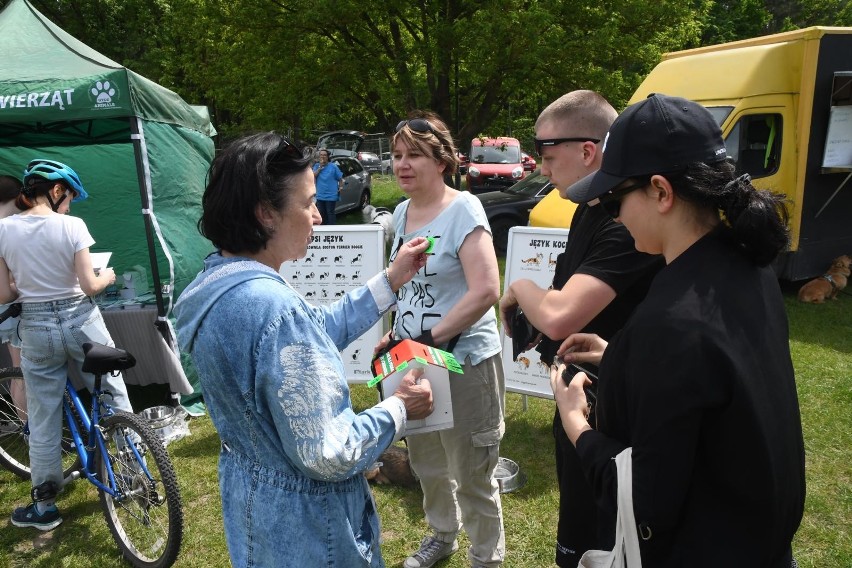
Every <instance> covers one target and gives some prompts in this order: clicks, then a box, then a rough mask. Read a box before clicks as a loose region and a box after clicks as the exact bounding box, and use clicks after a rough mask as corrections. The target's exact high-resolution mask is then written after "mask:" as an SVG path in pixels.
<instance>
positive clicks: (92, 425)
mask: <svg viewBox="0 0 852 568" xmlns="http://www.w3.org/2000/svg"><path fill="white" fill-rule="evenodd" d="M65 391H66V392H67V393H68V398H70V399H71V403H72V404H73V405H74V409H75V410H76V412H77V417H79V419H80V422H81V423H82V426H83V430H84V431H85V432H86V442H84V441H83V435H82V432H80V429H79V428H78V426H77V421H76V420H75V417H74V415H73V414H72V412H71V407H70V405H69V401H68V399H63V401H62V407H63V410H64V412H65V420H66V421H67V423H68V429H69V430H70V431H71V436H72V437H73V439H74V446H75V447H76V449H77V455H78V456H79V457H80V463H81V464H82V466H81V468H80V472H81V473H82V474H83V475H85V476H86V479H88V480H89V482H91V483H92V484H94V485H95V486H96V487H97V488H98V489H101V490H103V491H106V492H107V493H109V494H110V495H111V496H112V497H113V498H115V499H117V500H118V501H121V500H122V499H125V498H126V497H128V495H126V494H124V493H122V492H121V491H117V490H116V489H115V487H116V483H115V474H114V473H113V469H112V463H111V462H110V460H108V459H105V460H103V462H104V465H105V466H106V471H107V475H108V477H109V479H108V480H103V481H102V480H101V479H100V478H99V474H98V472H96V471H95V470H94V468H95V457H96V455H97V454H98V453H100V454H101V455H106V452H107V450H106V446H105V445H104V440H103V436H101V433H100V431H99V430H98V424H99V423H100V419H101V412H100V407H101V405H103V407H104V415H105V416H110V415H112V414H113V411H112V408H111V407H110V406H109V405H108V404H107V403H105V402H103V401H102V400H101V396H102V393H101V377H100V376H97V377H95V388H94V392H92V412H91V415H90V414H88V413H87V412H86V409H85V408H84V406H83V402H82V401H81V400H80V396H79V395H78V394H77V390H76V389H75V388H74V385H72V384H71V381H70V380H67V381H66V383H65ZM90 416H91V417H90ZM124 443H125V444H126V445H127V448H129V449H130V450H131V451H132V452H133V455H134V457H135V459H136V463H138V464H139V465H140V466H141V467H142V470H143V472H144V473H145V477H147V478H148V480H149V481H152V480H153V477H152V476H151V472H150V471H148V466H147V465H146V464H145V460H144V459H142V456H141V455H139V451H138V450H137V448H136V444H135V443H133V441H132V440H130V439H129V437H128V436H127V435H125V436H124Z"/></svg>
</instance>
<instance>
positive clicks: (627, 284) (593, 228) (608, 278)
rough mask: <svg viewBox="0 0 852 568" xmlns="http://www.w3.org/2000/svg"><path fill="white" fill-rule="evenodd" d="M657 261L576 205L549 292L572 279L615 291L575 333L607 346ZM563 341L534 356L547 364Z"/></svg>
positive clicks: (619, 229)
mask: <svg viewBox="0 0 852 568" xmlns="http://www.w3.org/2000/svg"><path fill="white" fill-rule="evenodd" d="M663 265H664V260H663V258H662V256H655V255H649V254H645V253H641V252H639V251H637V250H636V247H635V246H634V243H633V237H631V236H630V233H629V232H628V231H627V229H626V228H625V227H624V225H622V224H621V223H616V222H615V221H613V220H612V218H611V217H610V216H609V215H607V214H606V212H605V211H604V210H603V208H602V207H597V206H594V207H590V206H588V205H585V204H583V205H580V206H578V207H577V210H576V211H575V212H574V218H573V219H571V230H570V231H569V233H568V244H567V245H566V247H565V252H563V253H561V254H560V255H559V256H558V257H557V259H556V272H555V274H554V275H553V288H554V289H555V290H560V289H562V287H563V286H564V285H565V283H566V282H568V279H569V278H571V276H573V275H574V274H588V275H589V276H594V277H595V278H597V279H599V280H601V281H602V282H604V283H606V284H608V285H609V286H610V287H611V288H612V289H613V290H615V293H616V296H615V299H614V300H613V301H612V302H611V303H610V304H609V305H608V306H607V307H606V308H604V309H603V310H602V311H601V313H599V314H598V315H597V316H596V317H595V318H594V319H593V320H592V321H590V322H589V324H588V325H587V326H586V327H585V328H583V329H582V330H581V331H583V332H585V333H596V334H598V335H600V336H601V337H603V338H604V339H606V340H609V339H610V338H611V337H612V336H613V335H614V334H615V332H616V331H618V330H619V329H621V328H622V326H624V322H626V321H627V318H628V317H630V314H631V313H632V312H633V308H635V307H636V305H637V304H638V303H639V302H641V301H642V298H644V297H645V294H646V293H647V292H648V287H649V286H650V285H651V280H653V279H654V275H655V274H656V273H657V272H658V271H659V270H660V268H662V267H663ZM564 339H565V338H564V337H557V338H552V339H551V338H548V337H546V336H545V337H544V338H543V339H542V341H541V343H539V345H538V347H537V350H538V352H539V353H541V360H542V362H545V363H547V364H548V365H549V364H551V363H552V362H553V356H554V355H556V350H557V349H558V348H559V345H560V344H561V343H562V341H563V340H564Z"/></svg>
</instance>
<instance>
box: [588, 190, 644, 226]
mask: <svg viewBox="0 0 852 568" xmlns="http://www.w3.org/2000/svg"><path fill="white" fill-rule="evenodd" d="M649 183H651V182H650V181H647V180H646V181H640V182H638V183H634V184H631V185H626V186H624V187H619V188H617V189H613V190H612V191H610V192H609V193H605V194H603V195H601V196H600V197H599V198H598V199H597V201H598V203H599V204H600V206H601V207H603V210H604V211H605V212H606V214H607V215H609V216H610V217H612V218H613V219H616V218H618V216H619V215H620V214H621V200H622V199H623V198H624V196H625V195H627V194H628V193H630V192H631V191H635V190H637V189H641V188H643V187H646V186H647V185H648V184H649ZM589 204H590V205H594V202H593V201H592V202H589Z"/></svg>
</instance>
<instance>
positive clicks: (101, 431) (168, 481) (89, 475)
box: [0, 313, 183, 568]
mask: <svg viewBox="0 0 852 568" xmlns="http://www.w3.org/2000/svg"><path fill="white" fill-rule="evenodd" d="M6 315H7V314H5V313H4V314H2V315H0V319H5V317H3V316H6ZM83 348H84V351H85V353H86V357H85V361H84V363H83V370H84V371H85V372H88V373H92V374H94V375H95V388H94V392H93V393H91V404H90V407H91V409H90V410H89V411H87V410H86V406H85V404H84V403H83V401H82V399H81V397H80V394H78V392H77V391H76V389H75V388H74V386H73V385H72V384H71V381H70V380H69V381H67V383H66V387H65V399H64V401H63V407H64V413H65V425H64V428H63V438H62V453H63V471H64V475H65V483H69V482H71V481H73V480H74V479H77V478H79V477H85V478H86V479H88V480H89V482H90V483H92V484H93V485H94V486H95V487H97V489H98V494H99V496H100V501H101V505H102V507H103V512H104V517H105V518H106V522H107V525H109V528H110V532H111V533H112V536H113V538H114V539H115V541H116V543H117V544H118V546H119V548H120V549H121V552H122V555H123V556H124V558H126V559H127V560H128V561H129V562H130V563H131V564H132V565H133V566H137V567H140V568H143V567H144V568H164V567H167V566H171V565H172V564H173V563H174V561H175V560H176V559H177V556H178V552H179V550H180V546H181V540H182V538H183V510H182V508H181V500H180V491H179V489H178V483H177V476H176V475H175V472H174V468H173V467H172V463H171V460H170V459H169V456H168V453H167V452H166V448H165V445H164V444H163V441H162V440H161V439H160V437H159V436H158V435H157V434H155V433H154V431H153V430H152V429H151V428H150V426H148V424H147V423H146V422H145V420H144V419H142V418H140V417H139V416H136V415H135V414H131V413H128V412H123V411H119V410H113V409H112V408H111V407H110V406H109V405H108V404H107V403H106V402H105V401H104V400H103V398H104V396H103V395H104V393H103V392H102V391H101V379H102V377H103V376H104V375H105V374H106V373H114V372H118V371H123V370H125V369H129V368H130V367H132V366H133V365H135V364H136V360H135V359H134V357H133V355H131V354H130V353H128V352H127V351H124V350H122V349H116V348H113V347H108V346H106V345H101V344H99V343H86V344H84V346H83ZM22 384H23V376H22V374H21V370H20V369H19V368H17V367H10V368H6V369H0V463H2V464H3V465H4V466H5V467H6V468H7V469H9V470H10V471H12V472H13V473H15V474H16V475H18V476H19V477H21V478H22V479H29V478H30V467H29V447H28V444H27V439H28V435H29V430H28V427H27V414H26V408H25V403H24V402H23V401H22V400H21V393H22V389H21V388H20V387H21V385H22Z"/></svg>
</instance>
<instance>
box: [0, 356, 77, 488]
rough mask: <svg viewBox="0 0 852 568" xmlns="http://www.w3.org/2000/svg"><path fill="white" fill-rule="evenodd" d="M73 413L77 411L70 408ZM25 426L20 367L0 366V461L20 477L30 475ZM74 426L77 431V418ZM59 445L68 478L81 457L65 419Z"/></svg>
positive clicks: (27, 435)
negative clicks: (3, 367)
mask: <svg viewBox="0 0 852 568" xmlns="http://www.w3.org/2000/svg"><path fill="white" fill-rule="evenodd" d="M65 396H68V394H67V393H66V395H65ZM72 413H76V410H72ZM26 425H27V411H26V391H25V389H24V376H23V374H22V373H21V369H19V368H18V367H8V368H6V369H0V464H3V466H4V467H5V468H6V469H8V470H9V471H11V472H12V473H14V474H15V475H17V476H18V477H20V478H21V479H29V478H30V445H29V434H28V432H27V430H26ZM77 425H78V430H79V429H81V427H80V422H79V419H78V421H77ZM61 447H62V476H63V477H65V478H67V477H68V476H69V475H70V474H71V472H73V471H76V470H78V469H80V457H79V456H78V455H77V448H76V447H75V446H74V439H73V438H72V437H71V431H70V430H69V429H68V424H67V423H66V422H65V421H64V420H63V422H62V443H61Z"/></svg>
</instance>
